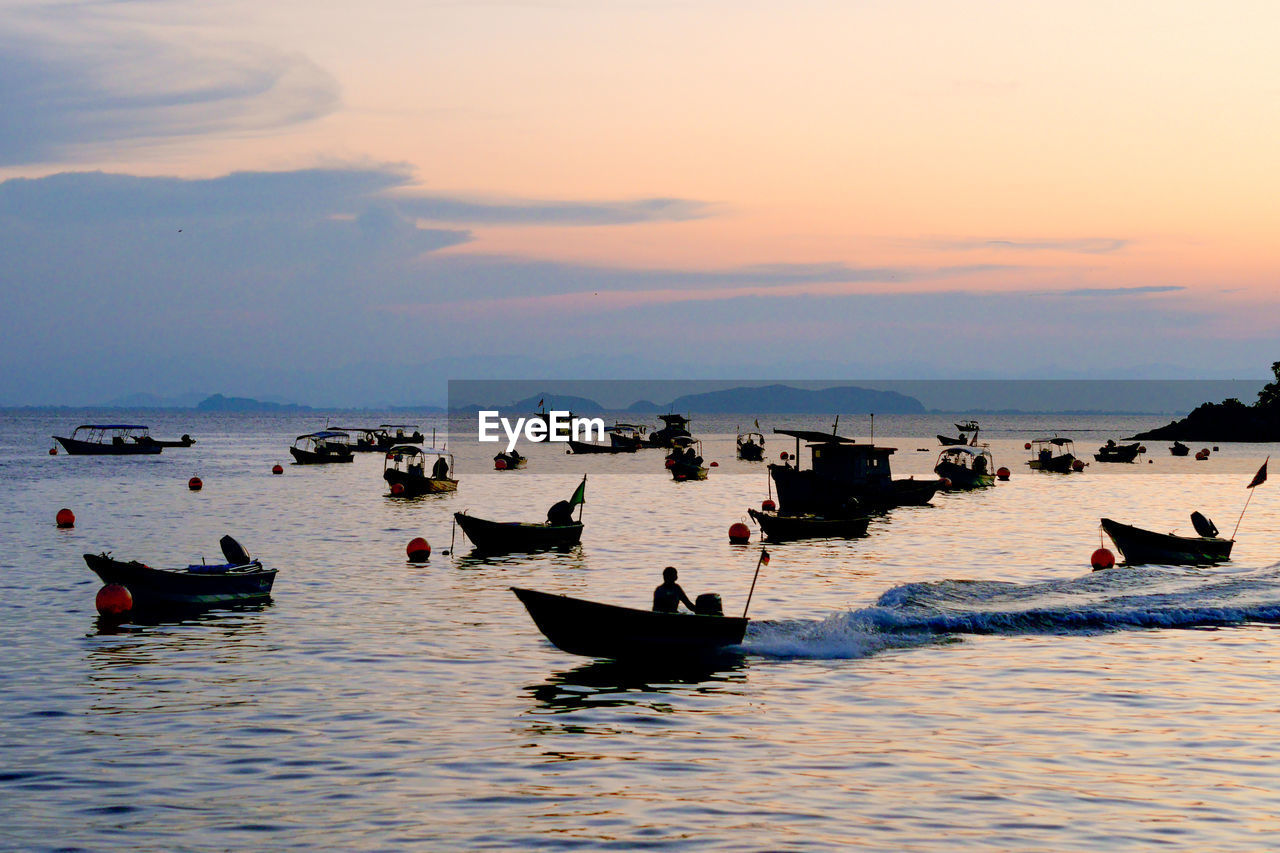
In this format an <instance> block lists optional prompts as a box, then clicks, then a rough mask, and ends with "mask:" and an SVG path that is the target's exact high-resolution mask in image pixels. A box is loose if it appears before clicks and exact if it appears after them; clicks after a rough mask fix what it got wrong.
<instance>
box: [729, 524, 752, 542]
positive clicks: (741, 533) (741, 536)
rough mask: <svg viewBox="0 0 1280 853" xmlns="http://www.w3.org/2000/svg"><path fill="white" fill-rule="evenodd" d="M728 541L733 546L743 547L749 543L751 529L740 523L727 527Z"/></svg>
mask: <svg viewBox="0 0 1280 853" xmlns="http://www.w3.org/2000/svg"><path fill="white" fill-rule="evenodd" d="M729 541H730V542H732V543H733V544H734V545H745V544H747V543H748V542H750V541H751V528H750V527H747V526H746V525H745V524H743V523H742V522H741V521H735V522H734V523H733V524H730V525H729Z"/></svg>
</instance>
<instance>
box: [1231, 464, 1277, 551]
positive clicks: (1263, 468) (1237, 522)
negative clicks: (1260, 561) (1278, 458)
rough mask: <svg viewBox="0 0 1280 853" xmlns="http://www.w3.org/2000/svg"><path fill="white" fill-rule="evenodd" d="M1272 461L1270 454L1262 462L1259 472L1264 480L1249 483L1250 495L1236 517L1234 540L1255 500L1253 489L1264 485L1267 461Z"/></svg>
mask: <svg viewBox="0 0 1280 853" xmlns="http://www.w3.org/2000/svg"><path fill="white" fill-rule="evenodd" d="M1270 461H1271V457H1270V456H1268V457H1267V458H1266V460H1265V461H1264V462H1263V463H1262V467H1261V468H1259V469H1258V472H1259V473H1260V474H1262V481H1261V482H1253V483H1250V484H1249V497H1247V498H1245V499H1244V509H1242V510H1240V517H1239V518H1237V519H1236V529H1235V530H1233V531H1231V541H1232V542H1234V541H1236V532H1237V531H1238V530H1239V529H1240V522H1242V521H1244V514H1245V511H1246V510H1248V509H1249V501H1251V500H1253V490H1254V489H1255V488H1256V487H1258V486H1260V485H1262V483H1263V482H1265V481H1266V474H1265V473H1264V472H1265V471H1266V470H1267V462H1270ZM1253 479H1254V480H1255V481H1257V480H1258V476H1257V474H1255V475H1254V478H1253Z"/></svg>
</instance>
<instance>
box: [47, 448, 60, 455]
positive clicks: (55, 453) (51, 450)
mask: <svg viewBox="0 0 1280 853" xmlns="http://www.w3.org/2000/svg"><path fill="white" fill-rule="evenodd" d="M49 455H50V456H57V455H58V448H57V447H50V448H49Z"/></svg>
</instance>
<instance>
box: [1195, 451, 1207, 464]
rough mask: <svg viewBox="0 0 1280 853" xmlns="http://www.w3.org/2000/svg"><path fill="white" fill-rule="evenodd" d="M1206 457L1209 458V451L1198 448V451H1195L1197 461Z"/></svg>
mask: <svg viewBox="0 0 1280 853" xmlns="http://www.w3.org/2000/svg"><path fill="white" fill-rule="evenodd" d="M1208 458H1209V451H1207V450H1200V451H1197V452H1196V460H1197V461H1199V462H1203V461H1204V460H1206V459H1208Z"/></svg>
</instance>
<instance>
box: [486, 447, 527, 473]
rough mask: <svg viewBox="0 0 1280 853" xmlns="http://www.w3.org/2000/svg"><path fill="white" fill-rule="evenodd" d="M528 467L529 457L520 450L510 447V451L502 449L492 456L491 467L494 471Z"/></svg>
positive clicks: (516, 469)
mask: <svg viewBox="0 0 1280 853" xmlns="http://www.w3.org/2000/svg"><path fill="white" fill-rule="evenodd" d="M527 467H529V457H528V456H524V455H523V454H521V453H520V451H518V450H516V449H515V448H512V449H511V450H510V451H505V450H504V451H503V452H501V453H498V454H495V455H494V457H493V468H494V470H495V471H519V470H521V469H522V468H527Z"/></svg>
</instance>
